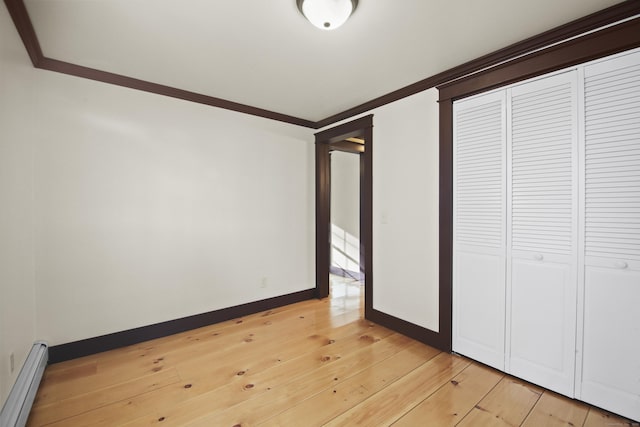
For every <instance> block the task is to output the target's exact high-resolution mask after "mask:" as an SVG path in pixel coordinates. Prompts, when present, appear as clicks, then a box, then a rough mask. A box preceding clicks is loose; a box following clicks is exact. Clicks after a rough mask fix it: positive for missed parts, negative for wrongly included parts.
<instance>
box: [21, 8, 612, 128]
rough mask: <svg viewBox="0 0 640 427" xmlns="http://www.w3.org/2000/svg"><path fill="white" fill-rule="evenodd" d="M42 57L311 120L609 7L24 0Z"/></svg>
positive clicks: (321, 117)
mask: <svg viewBox="0 0 640 427" xmlns="http://www.w3.org/2000/svg"><path fill="white" fill-rule="evenodd" d="M25 3H26V6H27V10H28V12H29V14H30V16H31V20H32V22H33V24H34V27H35V30H36V34H37V36H38V39H39V40H40V44H41V46H42V50H43V52H44V55H45V56H46V57H49V58H53V59H58V60H61V61H66V62H71V63H75V64H78V65H83V66H87V67H91V68H97V69H100V70H103V71H109V72H113V73H118V74H123V75H126V76H129V77H134V78H138V79H142V80H147V81H151V82H154V83H160V84H163V85H168V86H173V87H177V88H180V89H185V90H189V91H193V92H198V93H202V94H205V95H209V96H214V97H218V98H223V99H227V100H230V101H234V102H239V103H243V104H247V105H250V106H253V107H259V108H264V109H267V110H271V111H275V112H278V113H283V114H288V115H291V116H295V117H299V118H303V119H307V120H312V121H318V120H320V119H324V118H326V117H328V116H331V115H333V114H337V113H339V112H342V111H344V110H347V109H349V108H352V107H355V106H357V105H359V104H362V103H364V102H366V101H370V100H371V99H374V98H377V97H379V96H381V95H384V94H387V93H389V92H391V91H394V90H396V89H400V88H401V87H404V86H406V85H409V84H411V83H415V82H417V81H419V80H422V79H424V78H427V77H430V76H432V75H434V74H437V73H439V72H441V71H444V70H447V69H449V68H451V67H454V66H456V65H459V64H461V63H463V62H466V61H470V60H472V59H475V58H477V57H479V56H482V55H484V54H487V53H490V52H492V51H495V50H498V49H500V48H503V47H505V46H507V45H509V44H512V43H515V42H517V41H520V40H523V39H525V38H528V37H531V36H534V35H536V34H539V33H541V32H544V31H546V30H549V29H551V28H553V27H556V26H559V25H561V24H564V23H567V22H569V21H572V20H574V19H577V18H580V17H583V16H585V15H588V14H590V13H593V12H596V11H598V10H601V9H604V8H606V7H609V6H611V5H613V4H616V3H620V0H535V1H531V0H457V1H456V0H360V4H359V6H358V8H357V10H356V11H355V13H354V15H353V16H352V17H351V19H350V20H349V21H348V22H347V23H346V24H345V25H344V26H343V27H341V28H339V29H337V30H334V31H322V30H319V29H317V28H315V27H313V26H312V25H311V24H310V23H309V22H307V21H306V20H305V19H304V18H303V17H302V15H301V14H300V13H299V12H298V9H297V8H296V2H295V0H244V1H241V0H26V1H25Z"/></svg>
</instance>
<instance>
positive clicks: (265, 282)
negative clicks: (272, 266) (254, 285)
mask: <svg viewBox="0 0 640 427" xmlns="http://www.w3.org/2000/svg"><path fill="white" fill-rule="evenodd" d="M268 284H269V279H268V278H267V277H263V278H262V280H260V287H261V288H266V287H267V285H268Z"/></svg>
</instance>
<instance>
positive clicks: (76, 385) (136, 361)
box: [34, 307, 339, 407]
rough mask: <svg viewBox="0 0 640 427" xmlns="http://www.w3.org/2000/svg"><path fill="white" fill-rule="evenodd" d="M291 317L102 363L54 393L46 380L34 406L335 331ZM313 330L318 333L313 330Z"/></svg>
mask: <svg viewBox="0 0 640 427" xmlns="http://www.w3.org/2000/svg"><path fill="white" fill-rule="evenodd" d="M325 314H326V313H325ZM289 315H293V319H290V320H289V321H288V322H284V320H282V323H283V324H282V325H280V324H279V322H276V321H265V322H263V323H265V324H263V325H257V326H255V327H254V328H251V329H249V330H246V328H245V329H244V330H237V331H233V332H230V333H228V334H226V335H225V334H222V333H220V332H207V333H204V331H200V332H199V333H198V334H194V335H193V336H191V338H194V337H195V338H194V339H192V340H190V342H189V344H190V345H186V344H185V343H184V342H181V343H180V345H177V346H176V347H175V348H170V349H166V351H163V352H161V353H157V352H156V353H154V356H155V357H152V358H150V357H148V354H147V353H144V352H143V353H141V354H131V355H130V357H128V358H126V359H124V358H122V357H116V360H117V366H116V367H115V368H113V369H109V367H105V366H103V365H105V363H103V362H95V363H97V365H98V369H99V370H100V372H95V373H93V374H92V375H86V376H83V377H78V376H76V377H75V378H73V379H71V380H69V381H64V382H63V381H60V382H58V381H56V387H55V388H54V389H50V388H49V387H48V383H49V380H48V378H47V377H45V378H44V380H43V383H42V387H41V392H40V393H38V396H37V399H36V401H35V402H34V406H36V407H37V406H40V405H47V404H50V403H53V402H55V401H59V400H62V399H67V398H70V397H72V396H74V395H78V394H82V393H87V392H89V391H90V390H91V389H93V388H96V387H108V386H109V385H113V384H118V383H120V382H122V381H126V380H128V379H130V378H132V377H135V376H142V375H147V374H148V373H152V372H156V371H158V370H161V369H163V368H166V367H168V366H171V365H173V366H176V365H175V364H176V363H180V362H184V361H188V364H189V366H196V367H197V368H196V369H201V368H200V367H199V366H201V365H202V364H206V363H207V360H206V359H211V358H212V357H215V358H216V359H224V358H225V356H226V355H228V354H233V353H240V352H248V353H250V352H255V351H267V352H269V351H272V349H273V348H274V347H277V346H278V345H279V344H278V341H280V342H281V344H282V345H285V344H286V343H287V342H288V341H289V340H291V339H300V336H299V334H298V333H299V332H302V331H305V330H306V331H317V332H328V331H332V330H335V328H333V327H332V326H331V324H330V322H329V317H328V316H322V317H321V318H319V317H318V316H316V314H315V313H312V312H311V311H310V310H309V309H308V307H307V308H305V309H304V310H302V311H293V312H290V313H289ZM313 327H315V328H317V329H313ZM278 328H279V329H278ZM310 328H311V329H310ZM338 329H339V328H338ZM195 340H197V341H195ZM262 343H267V344H268V345H270V348H262V349H256V348H255V347H260V345H261V344H262ZM156 350H157V349H156ZM212 354H215V356H211V355H212ZM199 357H203V358H204V359H205V360H203V361H201V363H199V362H200V361H199V360H198V358H199ZM181 373H182V372H181Z"/></svg>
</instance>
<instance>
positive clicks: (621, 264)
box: [613, 261, 629, 270]
mask: <svg viewBox="0 0 640 427" xmlns="http://www.w3.org/2000/svg"><path fill="white" fill-rule="evenodd" d="M613 266H614V267H615V268H619V269H621V270H622V269H625V268H627V267H629V264H627V263H626V262H624V261H616V262H614V263H613Z"/></svg>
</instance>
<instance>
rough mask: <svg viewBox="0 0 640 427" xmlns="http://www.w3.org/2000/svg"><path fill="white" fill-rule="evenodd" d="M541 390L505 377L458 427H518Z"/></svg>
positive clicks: (540, 393) (538, 397)
mask: <svg viewBox="0 0 640 427" xmlns="http://www.w3.org/2000/svg"><path fill="white" fill-rule="evenodd" d="M541 395H542V389H541V388H539V387H536V386H534V385H532V384H529V383H526V382H524V381H521V380H518V379H516V378H512V377H504V378H503V379H502V380H500V382H499V383H498V385H497V386H496V387H495V388H494V389H493V390H491V392H489V394H487V395H486V396H485V397H484V398H483V399H482V400H481V401H480V402H479V403H478V404H477V405H476V406H475V407H474V408H473V410H471V412H469V413H468V414H467V415H466V416H465V417H464V418H463V419H462V420H461V421H460V423H458V426H460V427H464V426H469V427H485V426H519V425H520V424H522V422H523V421H524V419H525V418H526V416H527V415H528V414H529V412H530V411H531V409H532V408H533V406H534V405H535V404H536V402H537V401H538V399H540V396H541Z"/></svg>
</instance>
